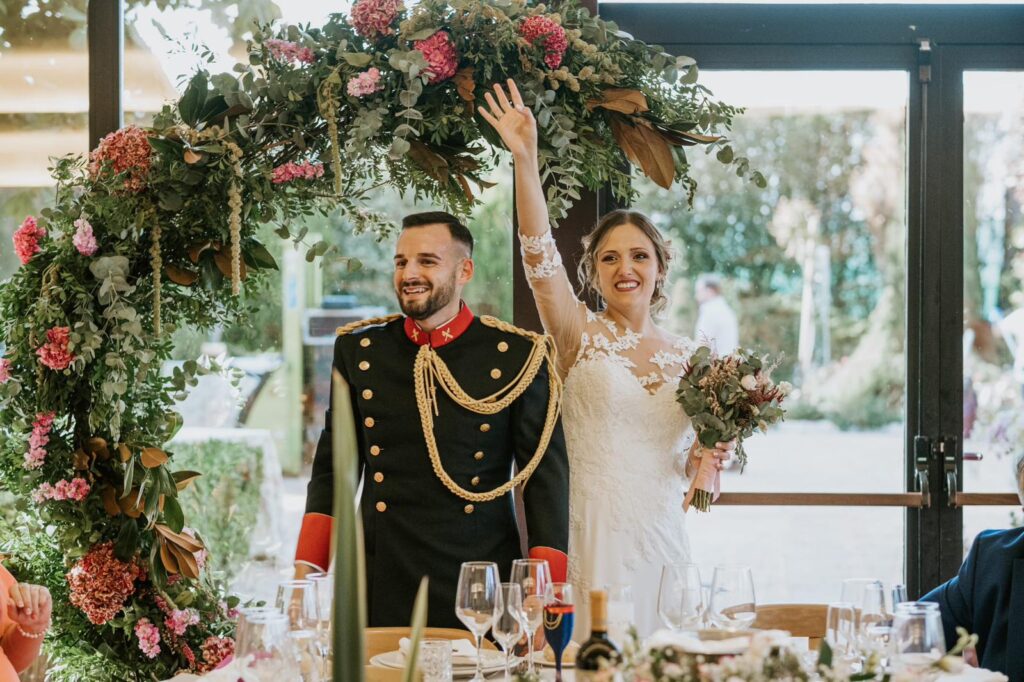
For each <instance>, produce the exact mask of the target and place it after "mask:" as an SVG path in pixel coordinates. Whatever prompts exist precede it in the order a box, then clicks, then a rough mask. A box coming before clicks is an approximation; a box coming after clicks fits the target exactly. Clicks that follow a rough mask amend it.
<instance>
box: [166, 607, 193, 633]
mask: <svg viewBox="0 0 1024 682" xmlns="http://www.w3.org/2000/svg"><path fill="white" fill-rule="evenodd" d="M198 622H199V612H198V611H196V610H195V609H176V610H174V611H171V614H170V615H169V616H167V618H165V619H164V625H166V626H167V629H168V630H170V631H171V632H173V633H174V634H176V635H178V636H179V637H180V636H181V635H184V634H185V630H186V629H188V627H189V626H190V625H195V624H196V623H198Z"/></svg>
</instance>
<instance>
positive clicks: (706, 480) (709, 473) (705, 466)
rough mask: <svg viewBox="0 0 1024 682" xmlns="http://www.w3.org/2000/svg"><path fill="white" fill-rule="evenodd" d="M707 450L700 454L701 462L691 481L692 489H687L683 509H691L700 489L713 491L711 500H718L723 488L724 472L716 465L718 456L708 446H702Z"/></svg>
mask: <svg viewBox="0 0 1024 682" xmlns="http://www.w3.org/2000/svg"><path fill="white" fill-rule="evenodd" d="M700 450H704V451H705V452H704V453H702V454H701V456H700V464H699V465H698V466H697V473H696V474H694V476H693V480H692V481H690V489H689V490H688V491H686V497H685V498H684V499H683V511H684V512H686V511H689V510H690V504H691V502H692V501H693V496H694V495H696V494H697V491H698V490H703V491H705V492H709V493H711V501H712V502H716V501H717V500H718V496H719V495H720V494H721V489H722V472H721V471H719V469H718V467H717V466H715V462H717V461H718V460H717V458H716V457H715V456H714V454H712V453H711V452H710V451H709V450H708V449H706V448H700Z"/></svg>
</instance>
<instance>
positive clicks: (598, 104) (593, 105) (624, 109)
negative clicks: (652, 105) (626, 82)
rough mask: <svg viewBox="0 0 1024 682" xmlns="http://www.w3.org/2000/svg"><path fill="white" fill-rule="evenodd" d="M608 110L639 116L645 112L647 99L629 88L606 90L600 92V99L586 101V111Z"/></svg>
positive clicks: (642, 94) (637, 91)
mask: <svg viewBox="0 0 1024 682" xmlns="http://www.w3.org/2000/svg"><path fill="white" fill-rule="evenodd" d="M594 109H608V110H610V111H618V112H619V113H623V114H639V113H641V112H644V111H647V98H646V97H645V96H644V93H642V92H640V91H639V90H633V89H631V88H606V89H604V90H602V91H601V99H591V100H588V101H587V110H588V111H593V110H594Z"/></svg>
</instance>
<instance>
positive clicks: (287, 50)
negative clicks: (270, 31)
mask: <svg viewBox="0 0 1024 682" xmlns="http://www.w3.org/2000/svg"><path fill="white" fill-rule="evenodd" d="M263 45H264V46H265V47H266V48H267V50H268V51H269V52H270V55H271V56H272V57H273V58H274V59H276V60H277V61H279V62H291V61H298V62H302V63H303V64H312V63H313V62H315V61H316V54H314V52H313V50H311V49H310V48H308V47H303V46H301V45H299V44H298V43H293V42H290V41H287V40H278V39H277V38H270V39H269V40H265V41H263Z"/></svg>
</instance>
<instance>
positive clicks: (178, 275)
mask: <svg viewBox="0 0 1024 682" xmlns="http://www.w3.org/2000/svg"><path fill="white" fill-rule="evenodd" d="M164 275H165V276H166V277H167V279H169V280H171V281H172V282H174V283H175V284H180V285H181V286H183V287H190V286H192V285H193V284H195V283H196V282H197V281H198V280H199V273H198V272H193V271H192V270H186V269H185V268H179V267H178V266H177V265H171V264H170V263H168V264H167V265H165V266H164Z"/></svg>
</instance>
